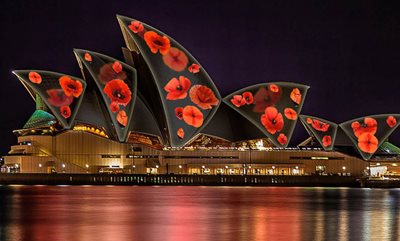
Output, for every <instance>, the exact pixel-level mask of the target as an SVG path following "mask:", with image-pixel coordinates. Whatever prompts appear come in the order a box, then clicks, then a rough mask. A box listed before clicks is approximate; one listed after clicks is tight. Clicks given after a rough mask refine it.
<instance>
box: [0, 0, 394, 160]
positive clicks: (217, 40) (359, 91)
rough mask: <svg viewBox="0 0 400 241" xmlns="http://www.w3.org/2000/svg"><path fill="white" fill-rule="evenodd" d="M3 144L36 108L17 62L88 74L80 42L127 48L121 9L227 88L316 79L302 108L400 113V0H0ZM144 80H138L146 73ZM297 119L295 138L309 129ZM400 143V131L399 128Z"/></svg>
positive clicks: (331, 116) (112, 50) (335, 116)
mask: <svg viewBox="0 0 400 241" xmlns="http://www.w3.org/2000/svg"><path fill="white" fill-rule="evenodd" d="M0 11H1V15H0V25H1V29H2V31H1V45H2V48H1V54H2V60H1V61H0V76H1V79H2V88H0V96H1V100H2V102H3V105H2V106H3V108H4V109H3V110H2V113H3V114H2V118H1V129H0V130H1V131H0V134H1V141H0V154H6V152H7V151H8V150H9V146H10V145H13V144H15V143H16V137H15V136H14V135H13V134H12V130H14V129H19V128H21V127H22V126H23V125H24V123H25V122H26V121H27V119H28V118H29V117H30V115H31V114H32V113H33V111H34V109H35V105H34V102H33V101H32V99H31V97H30V96H29V94H28V92H27V91H26V90H25V88H24V87H23V86H22V84H21V83H19V81H18V80H17V78H16V77H14V76H13V75H12V74H11V71H12V70H14V69H43V70H50V71H55V72H61V73H66V74H71V75H75V76H80V71H79V67H78V65H77V63H76V60H75V57H74V55H73V53H72V49H73V48H82V49H88V50H93V51H96V52H100V53H104V54H106V55H110V56H112V57H115V58H117V59H123V58H122V52H121V47H122V46H125V44H124V41H123V37H122V33H121V32H120V28H119V26H118V22H117V19H116V17H115V15H116V14H121V15H125V16H128V17H132V18H135V19H138V20H141V21H143V22H145V23H147V24H149V25H151V26H153V27H155V28H157V29H160V30H161V31H163V32H165V33H167V34H168V35H170V36H171V37H173V38H174V39H176V40H177V41H178V42H179V43H181V44H182V45H183V46H184V47H185V48H186V49H187V50H188V51H190V52H191V53H192V54H193V56H194V57H195V58H197V60H199V62H200V63H201V64H202V66H203V67H204V68H205V69H206V70H207V72H208V73H209V74H210V76H211V78H212V79H213V80H214V82H215V84H216V86H217V87H218V88H219V90H220V92H221V95H222V96H225V95H227V94H229V93H231V92H233V91H235V90H237V89H239V88H243V87H245V86H248V85H252V84H256V83H262V82H268V81H277V80H284V81H291V82H298V83H304V84H307V85H310V86H311V89H310V90H309V92H308V95H307V98H306V101H305V103H304V107H303V110H302V113H303V114H309V115H315V116H318V117H321V118H325V119H328V120H331V121H333V122H337V123H340V122H343V121H347V120H349V119H353V118H356V117H360V116H365V115H370V114H381V113H400V105H399V103H400V96H399V95H398V92H397V90H399V89H400V71H399V69H400V14H399V12H400V9H399V8H398V7H397V6H390V5H389V3H387V2H385V1H375V2H373V1H351V2H349V1H347V2H340V3H339V2H338V1H320V0H317V1H268V2H267V1H234V0H230V1H216V0H206V1H187V0H186V1H148V0H130V1H124V2H123V1H120V2H118V3H115V1H108V2H103V1H89V0H88V1H70V0H68V1H54V0H49V1H21V0H5V1H2V2H1V3H0ZM139 81H140V80H139ZM306 136H307V135H306V132H305V130H304V129H303V127H302V126H301V124H300V123H299V124H298V125H297V127H296V130H295V133H294V137H293V138H292V141H291V143H290V146H294V145H296V144H297V143H299V142H300V141H301V140H303V139H304V138H305V137H306ZM391 141H392V142H393V143H394V144H397V145H400V131H399V130H397V131H395V132H394V134H393V135H392V137H391Z"/></svg>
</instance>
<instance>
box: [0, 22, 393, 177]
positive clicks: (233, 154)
mask: <svg viewBox="0 0 400 241" xmlns="http://www.w3.org/2000/svg"><path fill="white" fill-rule="evenodd" d="M117 19H118V22H119V25H120V27H121V31H122V34H123V37H124V39H125V42H126V47H124V48H122V51H123V55H124V61H121V60H117V59H114V58H112V57H109V56H106V55H103V54H100V53H96V52H93V51H89V50H82V49H75V50H74V54H75V56H76V59H77V62H78V65H79V67H80V69H81V72H82V76H81V77H75V76H71V75H68V74H62V73H56V72H49V71H43V70H16V71H14V72H13V73H14V74H15V75H16V77H17V78H18V79H19V80H20V82H21V83H22V85H23V86H24V87H25V88H26V89H27V91H28V92H29V94H30V95H31V96H32V98H33V100H34V101H35V102H36V110H35V111H34V112H33V114H32V115H31V117H30V118H29V119H28V120H27V122H26V124H25V125H24V126H23V127H22V128H20V129H18V130H14V134H15V135H16V136H17V138H18V143H17V144H16V145H14V146H11V149H10V151H9V153H8V154H7V155H6V156H4V165H3V167H2V171H5V172H20V173H152V174H161V173H162V174H165V173H175V174H178V173H180V174H198V175H200V174H210V175H211V174H225V175H246V174H247V175H250V174H253V175H315V174H319V175H346V176H348V175H363V174H364V173H368V172H371V174H376V175H380V174H384V173H386V174H392V175H396V174H400V167H397V165H398V162H399V158H400V156H399V155H400V149H399V148H397V147H396V146H394V145H393V144H391V143H390V142H389V141H388V139H389V136H390V134H391V133H392V132H393V131H394V130H395V129H396V128H397V127H398V125H399V123H400V122H399V121H398V120H400V114H382V115H374V116H366V117H361V118H356V119H353V120H350V121H345V122H343V123H341V124H336V123H333V122H331V121H328V120H325V119H322V118H319V117H315V115H303V114H301V109H302V106H303V104H307V102H306V96H307V92H308V91H309V87H308V86H305V85H303V84H298V83H289V82H267V83H260V84H258V85H253V86H249V87H247V88H244V89H241V90H237V91H236V92H234V93H232V94H230V95H228V96H225V97H221V96H220V94H219V91H218V89H217V88H216V86H215V85H214V83H213V81H212V80H211V78H210V76H209V75H208V74H207V72H206V71H205V69H204V68H203V67H202V66H201V64H200V63H199V62H198V61H197V60H196V59H195V58H194V57H193V56H192V55H191V54H190V53H189V52H188V51H187V50H185V49H184V48H183V47H182V46H181V45H180V44H179V43H178V42H176V41H175V40H174V39H172V38H171V37H170V36H168V35H166V34H164V33H163V32H161V31H159V30H157V29H155V28H153V27H151V26H149V25H147V24H145V23H142V22H140V21H137V20H134V19H130V18H127V17H123V16H117ZM316 115H318V114H316ZM297 123H299V124H300V123H301V124H302V125H303V126H304V128H305V129H306V130H307V132H308V133H309V138H307V139H306V140H304V141H303V142H302V143H298V145H296V146H293V147H288V143H289V141H290V139H291V137H292V133H293V131H294V128H295V126H296V124H297ZM371 170H374V171H373V173H372V171H371Z"/></svg>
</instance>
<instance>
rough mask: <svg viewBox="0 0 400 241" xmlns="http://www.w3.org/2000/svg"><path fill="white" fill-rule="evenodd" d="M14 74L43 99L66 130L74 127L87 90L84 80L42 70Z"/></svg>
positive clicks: (18, 71)
mask: <svg viewBox="0 0 400 241" xmlns="http://www.w3.org/2000/svg"><path fill="white" fill-rule="evenodd" d="M13 73H14V74H15V75H16V76H17V77H18V78H19V79H20V80H21V81H22V82H23V83H24V84H25V85H27V86H29V87H30V90H31V91H33V93H34V94H37V95H39V96H40V97H41V99H42V100H43V102H44V103H45V104H46V105H47V107H48V108H49V109H50V111H51V112H52V113H53V114H54V116H55V117H56V118H57V120H58V121H59V123H60V124H61V125H62V126H63V127H64V128H67V129H68V128H70V127H71V126H72V124H73V122H74V118H75V115H76V113H77V111H78V109H79V106H80V103H81V101H82V97H83V93H84V91H85V88H86V83H85V82H84V81H83V80H82V79H79V78H75V77H72V76H69V75H65V74H60V73H55V72H50V71H41V70H36V71H34V70H17V71H13Z"/></svg>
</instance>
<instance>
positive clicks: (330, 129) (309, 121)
mask: <svg viewBox="0 0 400 241" xmlns="http://www.w3.org/2000/svg"><path fill="white" fill-rule="evenodd" d="M300 120H301V122H302V123H303V125H304V127H305V128H306V129H307V130H308V132H309V133H310V135H312V136H313V137H315V138H316V139H317V141H318V142H319V143H320V144H321V146H322V147H323V148H324V150H326V151H329V150H332V149H333V142H334V141H335V138H336V133H337V127H338V125H337V124H335V123H333V122H330V121H327V120H324V119H321V118H318V117H312V116H305V115H300Z"/></svg>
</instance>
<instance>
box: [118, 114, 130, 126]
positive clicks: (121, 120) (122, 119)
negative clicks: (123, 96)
mask: <svg viewBox="0 0 400 241" xmlns="http://www.w3.org/2000/svg"><path fill="white" fill-rule="evenodd" d="M117 121H118V123H119V124H121V125H122V126H126V125H127V124H128V116H127V115H126V112H125V111H124V110H121V111H119V112H118V114H117Z"/></svg>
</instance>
